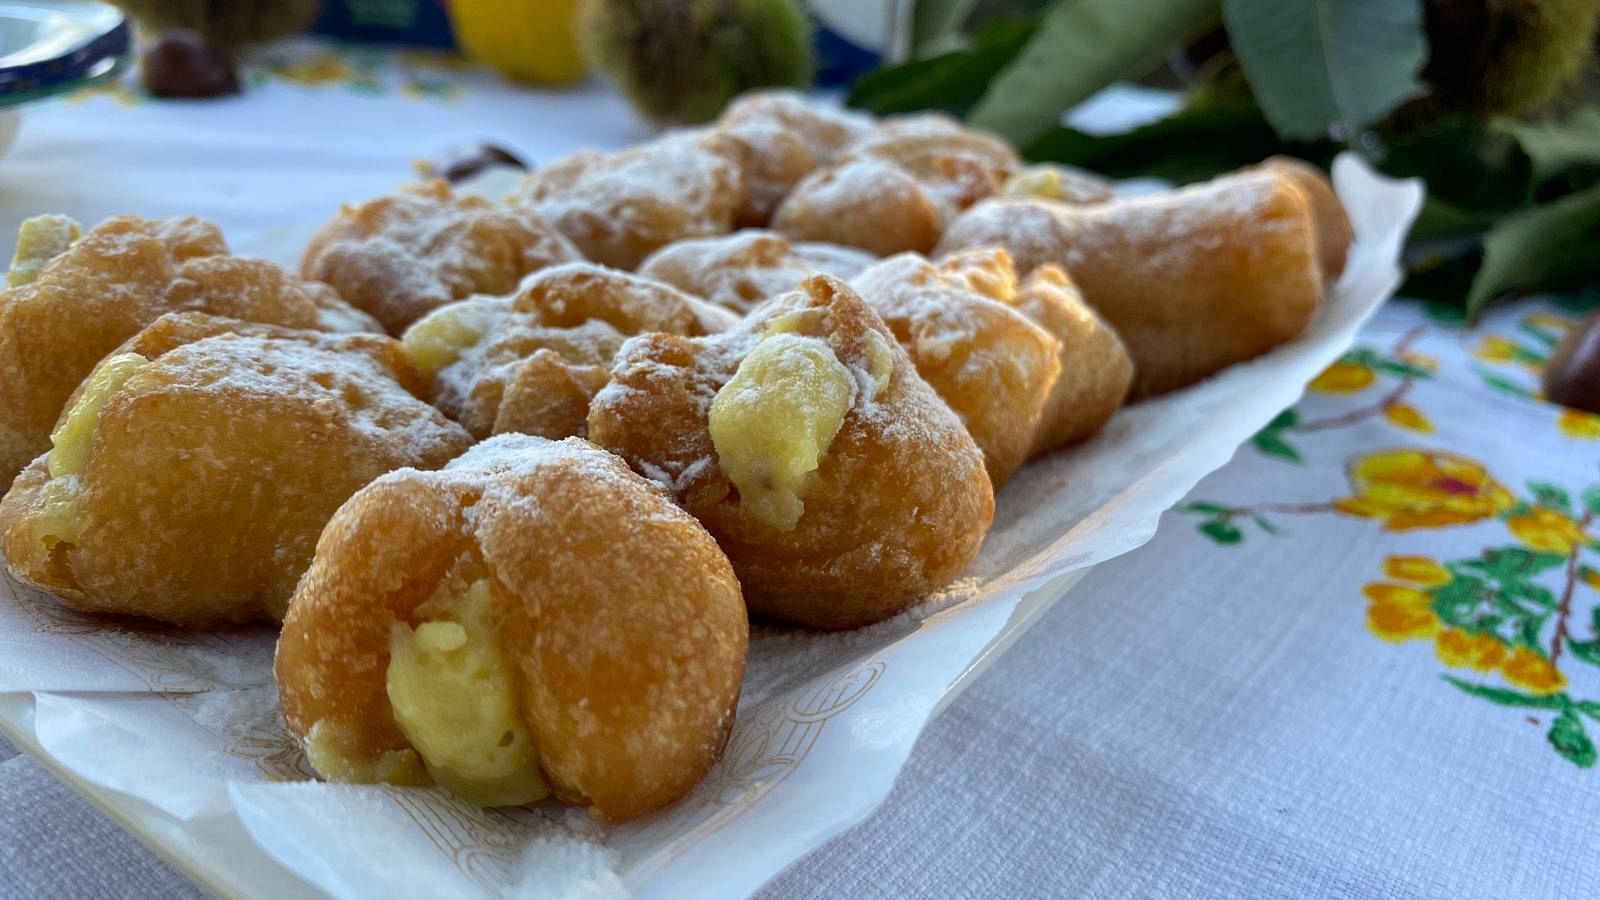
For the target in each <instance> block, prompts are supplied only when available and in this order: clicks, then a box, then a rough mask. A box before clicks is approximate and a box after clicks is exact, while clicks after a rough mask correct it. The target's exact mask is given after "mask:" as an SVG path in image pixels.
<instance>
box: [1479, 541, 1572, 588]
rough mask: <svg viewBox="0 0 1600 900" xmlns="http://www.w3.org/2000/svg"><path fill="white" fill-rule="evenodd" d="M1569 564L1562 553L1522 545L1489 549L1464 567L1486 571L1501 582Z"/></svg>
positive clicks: (1524, 577)
mask: <svg viewBox="0 0 1600 900" xmlns="http://www.w3.org/2000/svg"><path fill="white" fill-rule="evenodd" d="M1566 564H1567V557H1566V555H1565V554H1562V553H1541V552H1539V551H1536V550H1525V549H1523V548H1521V547H1501V548H1499V549H1496V550H1487V551H1485V552H1484V554H1483V558H1482V559H1474V560H1468V561H1466V562H1463V563H1462V564H1461V565H1462V567H1463V568H1467V569H1475V570H1477V571H1480V572H1484V573H1486V574H1488V575H1490V576H1492V577H1494V578H1496V579H1498V580H1499V581H1501V582H1515V581H1522V580H1525V579H1527V578H1528V577H1529V576H1532V575H1538V574H1539V573H1540V572H1544V571H1548V570H1550V569H1554V568H1556V567H1557V566H1564V565H1566Z"/></svg>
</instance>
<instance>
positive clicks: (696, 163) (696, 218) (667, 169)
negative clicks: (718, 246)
mask: <svg viewBox="0 0 1600 900" xmlns="http://www.w3.org/2000/svg"><path fill="white" fill-rule="evenodd" d="M740 156H741V151H740V149H739V147H737V146H736V145H735V144H733V143H732V142H731V141H730V140H729V139H728V138H725V137H722V136H720V135H717V134H714V133H709V132H705V131H684V132H675V133H673V134H669V135H667V136H666V137H662V138H659V139H657V140H655V141H652V142H650V143H648V144H645V145H643V146H640V147H634V148H633V149H631V150H623V151H622V152H620V153H597V152H595V151H592V150H586V151H583V152H581V153H576V154H573V155H572V156H568V157H566V158H565V159H561V160H557V161H556V162H553V163H551V164H550V165H548V166H545V167H544V168H542V169H539V170H537V171H534V172H532V173H530V174H529V175H528V176H527V177H526V178H524V179H523V180H522V183H521V184H520V185H518V187H517V188H516V190H514V191H513V192H512V194H511V197H510V198H509V199H510V201H511V203H512V205H513V206H518V207H523V208H527V209H532V210H534V211H535V212H537V213H538V214H539V215H541V216H543V217H544V218H545V219H546V220H548V221H549V222H550V223H552V224H553V225H555V227H556V228H558V229H560V230H561V233H562V234H565V235H566V236H567V237H568V238H570V239H571V240H572V242H573V243H574V244H577V245H578V249H579V250H581V251H583V255H584V256H586V257H588V258H589V259H591V260H594V261H595V262H597V263H601V264H602V265H607V266H614V267H616V268H619V269H633V268H634V267H635V266H637V265H639V263H640V262H642V261H643V260H644V258H645V257H646V256H649V255H650V253H651V252H652V251H654V250H656V249H657V248H659V247H663V246H666V245H667V244H670V243H672V242H673V241H676V240H682V239H683V238H691V237H707V236H709V235H714V234H726V233H727V232H728V231H730V230H732V229H733V223H734V217H735V215H736V214H737V213H738V211H739V208H740V206H741V205H742V204H743V203H744V175H743V172H742V170H741V168H740V165H739V162H738V161H739V159H740Z"/></svg>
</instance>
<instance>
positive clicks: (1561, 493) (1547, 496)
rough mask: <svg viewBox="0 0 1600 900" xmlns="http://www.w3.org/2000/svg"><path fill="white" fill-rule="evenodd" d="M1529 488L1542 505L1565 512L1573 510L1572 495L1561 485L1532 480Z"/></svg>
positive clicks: (1535, 499)
mask: <svg viewBox="0 0 1600 900" xmlns="http://www.w3.org/2000/svg"><path fill="white" fill-rule="evenodd" d="M1528 490H1529V491H1532V492H1533V499H1534V501H1535V502H1536V503H1538V504H1539V505H1540V506H1547V507H1549V508H1551V509H1557V510H1560V511H1561V512H1564V513H1571V512H1572V495H1571V494H1569V493H1567V492H1566V491H1565V490H1563V489H1562V488H1561V487H1560V486H1559V485H1554V484H1551V483H1550V482H1548V481H1530V482H1528Z"/></svg>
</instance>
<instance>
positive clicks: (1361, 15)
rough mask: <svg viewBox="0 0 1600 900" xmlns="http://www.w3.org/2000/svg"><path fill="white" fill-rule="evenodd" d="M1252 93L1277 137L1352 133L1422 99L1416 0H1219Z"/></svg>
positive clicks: (1423, 55) (1423, 49)
mask: <svg viewBox="0 0 1600 900" xmlns="http://www.w3.org/2000/svg"><path fill="white" fill-rule="evenodd" d="M1222 17H1223V21H1224V23H1226V25H1227V28H1228V39H1229V41H1230V42H1231V43H1232V45H1233V50H1234V53H1235V54H1237V55H1238V57H1239V62H1240V64H1241V65H1243V66H1244V72H1245V75H1246V77H1248V78H1249V79H1250V89H1251V91H1252V92H1253V93H1254V94H1255V97H1256V100H1257V102H1259V103H1260V104H1261V108H1262V110H1263V111H1264V112H1266V114H1267V119H1268V120H1269V121H1270V122H1272V125H1273V127H1274V128H1276V129H1277V132H1278V134H1280V135H1283V136H1284V137H1285V138H1290V139H1297V138H1298V139H1312V138H1320V137H1325V136H1327V134H1328V132H1329V129H1330V128H1331V127H1332V126H1335V125H1342V126H1343V128H1344V130H1345V132H1346V133H1347V134H1354V133H1355V132H1357V131H1360V130H1361V129H1363V128H1365V127H1366V126H1368V125H1371V124H1372V123H1374V122H1376V121H1378V120H1379V119H1381V118H1383V117H1384V116H1385V115H1387V114H1388V113H1389V112H1390V111H1391V110H1393V109H1394V108H1395V107H1397V106H1399V105H1400V104H1401V103H1402V102H1404V101H1406V100H1409V99H1411V98H1412V97H1415V96H1417V95H1418V94H1420V93H1422V84H1421V82H1419V81H1418V80H1417V72H1418V70H1420V69H1421V68H1422V64H1423V62H1424V61H1425V60H1426V59H1427V56H1428V42H1427V38H1426V36H1425V35H1424V33H1423V30H1422V2H1421V0H1301V2H1292V3H1285V2H1283V0H1224V2H1223V4H1222Z"/></svg>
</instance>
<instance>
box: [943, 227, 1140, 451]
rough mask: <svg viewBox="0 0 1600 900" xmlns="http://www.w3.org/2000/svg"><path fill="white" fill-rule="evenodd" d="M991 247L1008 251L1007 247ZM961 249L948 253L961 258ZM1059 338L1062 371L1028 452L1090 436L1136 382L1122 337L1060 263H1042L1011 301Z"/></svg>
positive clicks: (1053, 447) (955, 257) (1124, 398)
mask: <svg viewBox="0 0 1600 900" xmlns="http://www.w3.org/2000/svg"><path fill="white" fill-rule="evenodd" d="M992 252H999V253H1004V252H1005V251H1004V250H998V249H996V250H994V251H992ZM960 256H961V254H957V255H956V256H954V257H950V258H949V259H947V260H946V264H948V263H949V261H950V260H953V259H958V258H959V257H960ZM1012 305H1014V306H1015V307H1016V308H1017V309H1018V310H1019V311H1020V312H1022V313H1023V314H1024V315H1026V316H1027V317H1028V318H1030V319H1032V320H1033V321H1035V322H1038V323H1039V324H1040V325H1042V326H1043V327H1044V330H1045V331H1048V332H1049V333H1050V334H1052V335H1054V336H1055V338H1056V339H1057V340H1058V341H1060V342H1061V375H1060V377H1058V378H1057V379H1056V385H1055V387H1054V388H1053V389H1052V390H1051V391H1050V401H1049V403H1047V404H1046V405H1045V413H1044V419H1043V420H1042V421H1041V422H1040V423H1039V431H1038V433H1037V434H1036V435H1034V440H1033V450H1032V452H1031V454H1030V455H1035V456H1036V455H1038V454H1041V453H1049V452H1050V451H1052V450H1057V449H1060V448H1062V447H1066V446H1070V445H1072V444H1076V443H1079V442H1080V441H1084V440H1087V439H1088V438H1090V437H1092V436H1093V435H1094V434H1095V433H1096V432H1098V431H1099V430H1100V429H1101V428H1103V427H1105V424H1106V422H1108V421H1110V420H1111V416H1112V415H1113V414H1115V413H1116V411H1117V410H1119V409H1121V408H1122V404H1123V403H1124V402H1125V401H1126V400H1127V398H1128V388H1129V387H1130V386H1131V385H1132V384H1133V358H1132V357H1130V356H1129V355H1128V348H1127V347H1124V346H1123V344H1122V338H1120V337H1118V336H1117V333H1116V332H1115V331H1113V330H1112V328H1111V326H1110V325H1107V324H1106V321H1105V320H1104V319H1102V318H1100V316H1099V314H1097V313H1096V312H1095V311H1094V309H1093V307H1091V306H1089V304H1087V303H1085V302H1084V301H1083V294H1081V293H1079V292H1078V288H1077V286H1076V285H1074V284H1073V283H1072V279H1071V278H1069V277H1067V273H1066V272H1064V271H1062V269H1061V267H1060V266H1050V265H1045V266H1040V267H1039V268H1037V269H1034V270H1033V272H1032V273H1030V274H1029V275H1028V277H1027V278H1025V279H1023V282H1022V284H1021V286H1020V287H1019V288H1018V290H1017V294H1016V299H1015V300H1013V301H1012Z"/></svg>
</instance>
